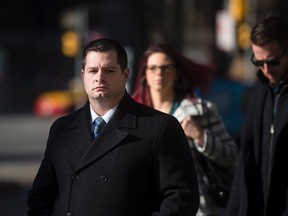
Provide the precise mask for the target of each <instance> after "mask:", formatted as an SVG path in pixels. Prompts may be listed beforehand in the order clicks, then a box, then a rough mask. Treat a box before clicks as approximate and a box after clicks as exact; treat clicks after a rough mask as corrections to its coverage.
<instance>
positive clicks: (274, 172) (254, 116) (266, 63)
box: [226, 15, 288, 216]
mask: <svg viewBox="0 0 288 216" xmlns="http://www.w3.org/2000/svg"><path fill="white" fill-rule="evenodd" d="M250 39H251V42H252V51H253V54H252V56H251V59H250V60H251V62H252V63H253V64H254V65H255V66H256V67H258V69H259V70H258V72H257V77H258V80H257V81H256V83H255V86H254V90H253V93H252V95H251V98H250V103H249V106H248V109H247V113H246V123H245V127H244V128H243V131H242V138H241V154H240V157H239V163H238V165H237V169H236V173H235V178H234V179H235V180H234V184H233V188H232V191H231V196H230V200H229V204H228V209H227V214H226V215H227V216H252V215H253V216H284V215H285V216H286V215H288V171H286V170H287V168H288V88H287V87H288V81H287V78H288V50H287V44H288V24H287V23H286V22H285V21H284V20H283V19H281V18H280V17H277V16H275V15H269V16H267V17H265V18H264V19H262V20H260V21H259V22H258V23H257V24H256V25H255V26H254V28H253V29H252V32H251V37H250Z"/></svg>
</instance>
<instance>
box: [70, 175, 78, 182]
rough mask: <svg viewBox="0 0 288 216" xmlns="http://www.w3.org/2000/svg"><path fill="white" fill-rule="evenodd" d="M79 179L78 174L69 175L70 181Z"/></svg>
mask: <svg viewBox="0 0 288 216" xmlns="http://www.w3.org/2000/svg"><path fill="white" fill-rule="evenodd" d="M78 179H79V176H78V175H72V176H71V180H72V181H77V180H78Z"/></svg>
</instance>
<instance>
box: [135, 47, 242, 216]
mask: <svg viewBox="0 0 288 216" xmlns="http://www.w3.org/2000/svg"><path fill="white" fill-rule="evenodd" d="M214 72H215V67H214V66H210V65H203V64H198V63H195V62H193V61H191V60H190V59H188V58H186V57H185V56H183V55H182V54H181V53H179V52H178V51H176V50H175V49H174V48H173V47H171V46H169V45H168V44H155V45H151V46H150V47H149V48H148V49H147V50H146V51H145V52H144V54H143V56H142V58H141V59H140V68H139V72H138V76H137V79H136V85H135V86H136V89H135V91H134V94H133V97H134V99H135V100H136V101H138V102H140V103H143V104H145V105H147V106H150V107H153V108H154V109H157V110H160V111H162V112H165V113H168V114H171V115H173V116H175V117H176V118H177V119H178V121H179V122H180V123H181V125H182V127H183V129H184V132H185V134H186V136H187V139H188V141H189V144H190V148H191V153H192V155H193V158H194V161H195V166H196V167H195V168H196V171H197V177H198V183H199V190H200V191H199V192H200V208H199V211H198V213H197V216H200V215H201V216H204V215H205V216H208V215H213V216H217V215H222V214H224V211H225V206H226V202H227V198H228V195H229V190H230V184H231V182H232V178H233V170H234V169H233V168H234V165H235V161H236V158H237V155H238V147H237V145H236V143H235V142H234V141H233V139H232V138H231V137H230V135H229V134H228V133H227V131H226V129H225V127H224V124H223V121H222V119H221V117H220V115H219V113H218V111H217V108H216V106H215V104H213V103H211V102H210V101H207V100H201V98H199V97H196V95H195V91H196V90H197V89H198V90H201V91H206V90H207V89H208V88H209V86H210V84H211V83H212V82H213V78H214Z"/></svg>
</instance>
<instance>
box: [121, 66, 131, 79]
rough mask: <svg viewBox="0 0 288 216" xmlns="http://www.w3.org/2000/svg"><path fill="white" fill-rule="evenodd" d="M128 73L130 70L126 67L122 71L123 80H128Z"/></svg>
mask: <svg viewBox="0 0 288 216" xmlns="http://www.w3.org/2000/svg"><path fill="white" fill-rule="evenodd" d="M129 73H130V70H129V68H128V67H127V68H126V69H124V71H123V74H124V76H125V80H128V78H129Z"/></svg>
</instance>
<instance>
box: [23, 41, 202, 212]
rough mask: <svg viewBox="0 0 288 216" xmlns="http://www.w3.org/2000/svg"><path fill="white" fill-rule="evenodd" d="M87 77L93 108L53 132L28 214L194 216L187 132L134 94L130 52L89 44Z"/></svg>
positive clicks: (195, 187) (85, 62)
mask: <svg viewBox="0 0 288 216" xmlns="http://www.w3.org/2000/svg"><path fill="white" fill-rule="evenodd" d="M81 74H82V79H83V83H84V87H85V91H86V93H87V95H88V102H87V103H86V105H85V106H84V107H82V108H80V109H79V110H77V111H75V112H73V113H71V114H70V115H67V116H64V117H61V118H59V119H57V120H56V121H55V122H54V123H53V125H52V126H51V129H50V133H49V138H48V142H47V147H46V150H45V155H44V159H43V161H42V163H41V166H40V168H39V171H38V173H37V176H36V178H35V180H34V183H33V188H32V189H31V190H30V192H29V194H28V200H27V204H28V213H27V214H28V215H30V216H32V215H35V216H36V215H37V216H44V215H45V216H46V215H54V216H64V215H67V216H96V215H97V216H130V215H131V216H135V215H137V216H142V215H143V216H149V215H154V216H156V215H157V216H160V215H163V216H164V215H165V216H168V215H171V216H172V215H173V216H178V215H179V216H186V215H187V216H188V215H189V216H192V215H195V214H196V212H197V210H198V204H199V198H198V185H197V178H196V174H195V170H194V163H193V159H192V157H191V154H190V151H189V147H188V143H187V139H186V137H185V134H184V132H183V130H182V128H181V125H180V124H179V123H178V121H177V120H176V119H175V118H174V117H172V116H169V115H166V114H164V113H161V112H158V111H156V110H153V109H151V108H148V107H146V106H143V105H140V104H138V103H136V102H135V101H134V100H133V99H132V98H131V97H130V96H129V95H128V94H127V92H126V90H125V84H126V81H127V79H128V75H129V69H128V67H127V54H126V52H125V50H124V49H123V47H122V46H121V45H119V44H118V43H117V42H116V41H114V40H111V39H98V40H95V41H92V42H90V43H89V44H88V45H87V46H86V47H85V49H84V51H83V55H82V71H81ZM99 116H100V117H101V118H102V120H98V118H97V117H99ZM95 119H96V121H94V120H95ZM103 120H104V126H103V125H102V124H100V123H101V122H103ZM105 123H106V124H105ZM95 124H97V126H98V125H100V127H101V128H102V129H101V131H100V132H99V131H97V134H94V127H95ZM97 128H98V127H97ZM94 136H97V137H96V138H94Z"/></svg>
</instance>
